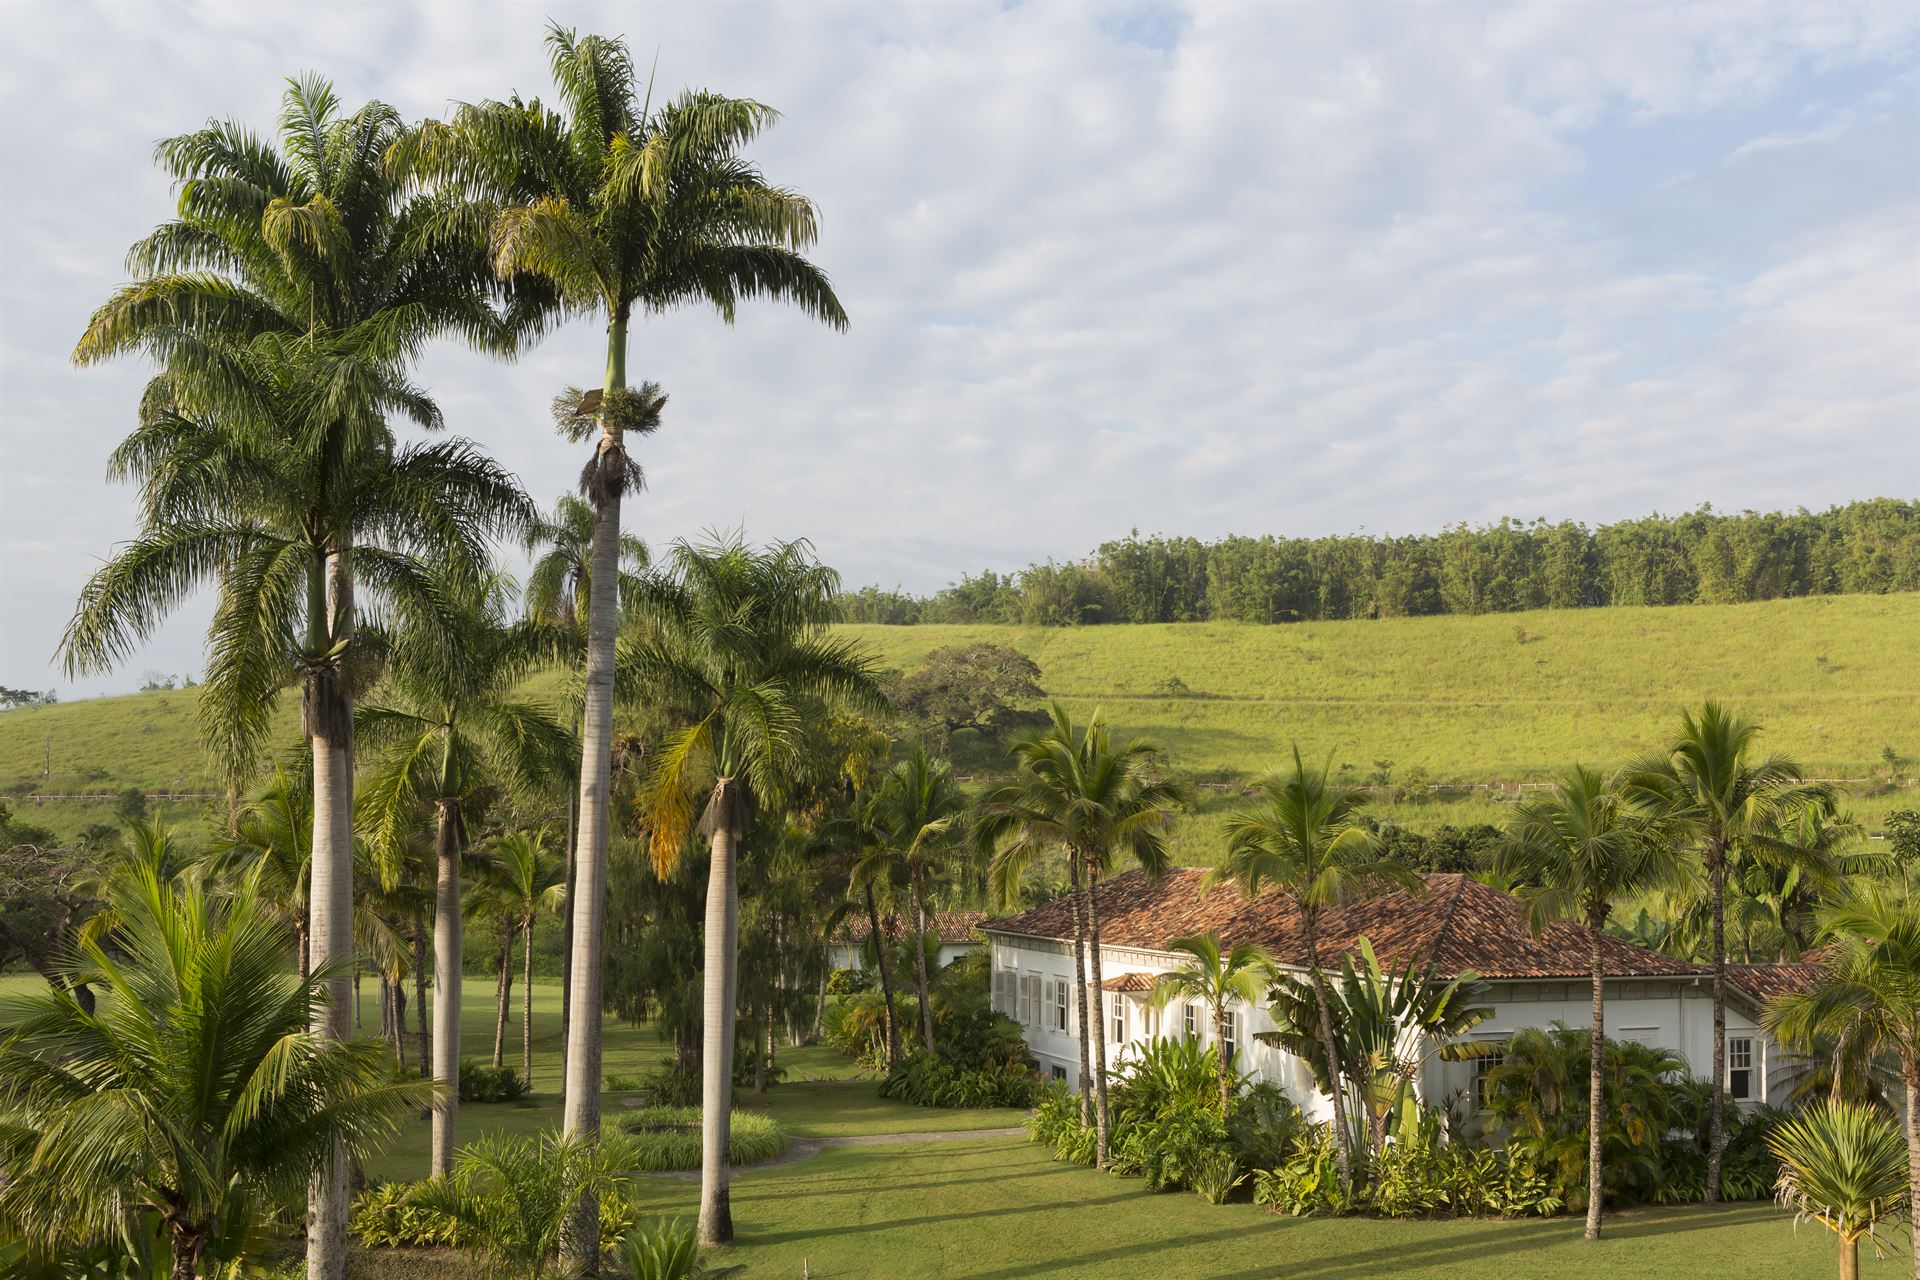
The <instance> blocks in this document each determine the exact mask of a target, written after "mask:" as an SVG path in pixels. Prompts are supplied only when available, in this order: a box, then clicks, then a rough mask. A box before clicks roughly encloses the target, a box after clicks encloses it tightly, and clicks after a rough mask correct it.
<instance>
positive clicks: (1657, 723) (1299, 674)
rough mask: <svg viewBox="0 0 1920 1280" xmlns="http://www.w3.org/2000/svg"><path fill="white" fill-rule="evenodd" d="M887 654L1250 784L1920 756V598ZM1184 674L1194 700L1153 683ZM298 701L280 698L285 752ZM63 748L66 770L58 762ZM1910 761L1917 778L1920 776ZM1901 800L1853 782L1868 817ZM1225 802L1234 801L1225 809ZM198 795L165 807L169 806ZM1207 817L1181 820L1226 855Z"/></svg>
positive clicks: (14, 783)
mask: <svg viewBox="0 0 1920 1280" xmlns="http://www.w3.org/2000/svg"><path fill="white" fill-rule="evenodd" d="M846 631H847V632H848V633H849V634H852V635H854V636H857V637H858V638H859V639H861V640H862V641H864V642H865V643H866V644H867V645H868V646H869V647H870V648H871V649H872V650H873V651H874V652H875V653H876V655H877V656H878V658H879V660H880V661H881V663H882V664H883V665H885V666H889V667H895V668H902V669H904V668H909V667H911V666H913V665H914V664H916V663H918V662H919V661H921V660H922V659H923V658H924V657H925V656H926V654H927V653H928V651H929V650H932V649H934V648H937V647H940V646H943V645H953V644H966V643H971V642H974V641H983V640H984V641H994V642H999V643H1006V644H1012V645H1015V646H1016V647H1018V648H1020V649H1021V650H1023V651H1024V652H1026V653H1028V654H1029V655H1030V656H1032V657H1033V658H1034V660H1035V661H1036V662H1037V663H1039V665H1040V668H1041V672H1042V683H1043V685H1044V687H1045V688H1046V690H1047V692H1048V693H1049V694H1052V695H1055V696H1058V697H1060V698H1062V699H1064V700H1065V701H1066V702H1067V703H1068V704H1069V706H1071V707H1072V708H1073V709H1074V710H1075V711H1076V712H1077V713H1081V714H1084V713H1085V712H1087V711H1089V710H1091V709H1092V708H1094V707H1096V706H1097V707H1099V708H1101V709H1102V710H1103V711H1104V712H1105V713H1106V715H1107V717H1108V718H1109V719H1110V720H1111V721H1113V722H1114V724H1115V725H1116V726H1117V727H1118V728H1119V729H1121V730H1122V731H1123V732H1126V733H1129V734H1135V733H1137V734H1145V735H1147V736H1150V737H1152V738H1153V739H1155V740H1156V741H1158V742H1159V743H1160V744H1161V745H1162V746H1163V747H1164V748H1165V749H1166V750H1167V752H1168V754H1169V757H1170V758H1171V760H1172V761H1173V763H1174V764H1175V765H1177V766H1178V767H1180V768H1183V769H1187V770H1191V771H1193V772H1195V773H1196V774H1200V775H1203V776H1204V775H1207V774H1221V775H1232V776H1236V777H1247V776H1252V775H1255V774H1258V773H1261V772H1264V771H1266V770H1268V769H1271V768H1273V767H1275V766H1276V765H1278V764H1279V763H1280V762H1281V761H1282V759H1283V758H1284V756H1285V753H1286V752H1287V750H1288V749H1289V744H1291V743H1293V742H1298V743H1299V744H1300V745H1301V748H1302V749H1303V750H1304V751H1305V752H1307V753H1308V754H1309V755H1310V756H1312V757H1313V758H1315V759H1316V760H1318V759H1321V758H1324V757H1326V756H1328V755H1331V756H1332V758H1333V761H1334V763H1335V765H1336V767H1337V766H1339V765H1352V766H1353V767H1354V775H1353V776H1355V777H1356V778H1358V777H1364V776H1365V775H1366V774H1368V773H1370V772H1372V771H1373V768H1374V762H1375V761H1378V760H1388V761H1391V762H1392V765H1393V769H1394V771H1395V775H1396V777H1399V778H1404V777H1405V775H1406V773H1407V771H1408V770H1409V769H1413V768H1419V769H1422V770H1424V771H1425V772H1426V774H1427V776H1428V778H1429V780H1431V781H1434V782H1447V781H1459V782H1488V781H1498V782H1518V781H1527V780H1537V779H1540V778H1542V777H1544V776H1547V775H1548V774H1550V773H1552V772H1553V771H1556V770H1558V769H1560V768H1562V767H1564V766H1565V765H1567V764H1569V763H1572V762H1574V761H1584V762H1586V763H1589V764H1596V765H1603V766H1604V765H1613V764H1617V763H1620V762H1623V761H1625V760H1628V759H1630V758H1632V757H1633V756H1635V755H1637V754H1639V753H1640V752H1642V751H1645V750H1647V749H1648V748H1650V747H1652V746H1654V745H1655V744H1657V743H1658V742H1659V741H1660V740H1661V739H1662V738H1663V737H1664V736H1665V735H1666V734H1667V733H1668V732H1670V730H1671V728H1672V726H1673V724H1674V722H1675V720H1676V718H1677V716H1678V713H1679V710H1680V708H1682V707H1684V706H1689V705H1694V704H1697V703H1698V702H1699V701H1700V700H1701V699H1702V698H1705V697H1710V696H1711V697H1718V698H1721V699H1723V700H1725V701H1728V702H1730V703H1732V704H1734V705H1736V706H1737V707H1739V708H1740V709H1741V710H1743V711H1744V712H1746V713H1747V714H1749V715H1750V716H1752V717H1754V718H1755V719H1757V720H1759V721H1760V722H1761V723H1762V724H1763V725H1765V726H1766V729H1767V736H1766V740H1765V745H1766V746H1767V747H1768V748H1769V749H1771V750H1775V751H1780V752H1784V753H1788V754H1791V755H1793V756H1795V757H1797V758H1798V759H1799V760H1800V761H1801V762H1802V763H1803V764H1804V765H1806V766H1807V767H1808V769H1809V770H1810V771H1812V772H1813V773H1815V774H1816V775H1818V776H1821V777H1843V778H1857V777H1866V776H1868V775H1869V774H1870V773H1872V772H1873V771H1874V770H1875V769H1876V768H1881V767H1882V766H1881V754H1882V751H1883V750H1884V749H1886V748H1889V747H1891V748H1892V749H1893V750H1894V751H1895V752H1896V753H1897V754H1899V755H1900V756H1904V757H1920V675H1916V672H1915V664H1914V660H1913V655H1914V654H1916V653H1920V596H1916V595H1911V594H1909V595H1897V596H1824V597H1815V598H1810V599H1801V600H1781V601H1772V602H1768V603H1763V604H1746V605H1698V606H1690V607H1685V608H1667V609H1645V608H1618V609H1587V610H1564V611H1550V612H1537V613H1519V614H1499V615H1491V616H1485V617H1442V618H1402V619H1386V620H1381V621H1369V622H1327V623H1301V624H1296V625H1289V626H1268V627H1261V626H1250V625H1238V624H1228V623H1219V624H1215V623H1196V624H1178V625H1152V626H1107V627H1081V628H1021V627H991V626H927V627H879V626H859V627H848V628H846ZM1170 678H1177V679H1178V680H1180V681H1182V682H1184V684H1185V685H1186V687H1187V689H1188V690H1190V692H1189V693H1187V694H1184V695H1179V696H1169V695H1167V694H1164V693H1161V692H1159V691H1158V690H1159V689H1160V686H1161V684H1162V682H1163V681H1166V680H1168V679H1170ZM294 703H295V699H293V698H292V697H289V698H288V699H287V700H286V702H285V704H284V707H283V711H282V718H283V724H284V731H283V732H282V734H281V735H280V738H281V739H283V740H284V745H288V746H291V745H292V744H293V741H294V732H295V729H294ZM49 743H51V762H52V771H51V773H47V772H46V770H47V763H48V758H49V757H48V748H49ZM1917 770H1920V766H1916V765H1913V764H1911V763H1909V764H1907V765H1905V766H1904V767H1903V770H1902V772H1903V773H1905V774H1908V775H1912V774H1913V773H1915V772H1916V771H1917ZM218 786H219V783H218V777H217V772H216V771H215V770H214V769H212V768H211V767H209V765H208V763H207V762H206V760H205V759H204V758H203V756H202V755H201V753H200V751H199V748H198V744H197V739H196V736H195V723H194V694H193V693H192V692H191V691H184V690H183V691H180V692H175V693H149V694H136V695H130V696H127V697H121V698H109V699H97V700H93V701H88V702H76V703H69V704H63V705H59V706H54V707H44V708H26V709H21V710H15V711H9V712H6V713H5V714H4V715H0V791H5V790H15V791H20V790H38V791H41V792H74V791H119V790H121V789H123V788H125V787H139V788H141V789H143V790H146V791H149V792H154V791H165V790H216V789H217V788H218ZM1914 804H1920V796H1916V794H1915V793H1914V792H1913V791H1911V790H1909V791H1907V792H1905V793H1904V794H1900V793H1896V794H1891V795H1889V794H1882V795H1879V796H1864V795H1862V796H1856V797H1855V799H1854V801H1853V808H1854V810H1855V812H1856V814H1857V815H1858V816H1860V817H1861V818H1863V819H1864V820H1866V821H1867V822H1868V823H1869V824H1872V823H1873V822H1875V821H1876V820H1877V819H1878V818H1880V817H1882V816H1884V814H1885V812H1886V811H1887V810H1888V809H1889V808H1892V807H1898V806H1900V805H1914ZM1210 807H1212V808H1218V807H1219V806H1217V805H1216V806H1210ZM17 808H18V810H19V812H20V816H21V817H22V818H23V819H25V820H26V821H29V822H36V823H39V824H42V825H45V826H48V827H51V828H52V829H53V830H55V831H56V832H57V833H59V834H62V835H67V834H71V833H73V832H77V831H78V830H80V829H81V828H82V827H84V826H85V825H86V824H87V823H89V822H100V821H105V820H107V819H108V818H109V817H110V815H111V805H110V804H107V803H92V804H80V803H72V802H47V803H40V802H35V801H32V800H30V799H21V800H20V801H19V802H18V803H17ZM201 808H202V806H200V805H198V804H191V803H190V804H185V805H179V806H174V807H172V808H163V809H162V812H163V813H165V815H166V816H167V817H168V818H169V819H171V820H176V821H184V820H187V819H190V818H192V817H194V816H195V815H196V814H197V813H198V812H199V810H200V809H201ZM1502 812H1503V806H1502V804H1501V802H1500V799H1499V798H1497V797H1490V796H1488V795H1487V794H1486V793H1464V794H1463V793H1450V794H1443V795H1439V796H1434V797H1432V798H1429V799H1423V800H1417V801H1395V802H1393V803H1392V804H1391V805H1390V806H1389V807H1388V814H1389V816H1391V817H1393V818H1394V819H1395V820H1397V821H1401V822H1404V823H1406V824H1407V825H1409V826H1413V827H1415V828H1417V829H1429V828H1431V827H1432V826H1434V825H1437V824H1439V823H1443V822H1452V823H1467V822H1484V821H1497V820H1498V818H1499V816H1500V814H1501V813H1502ZM1210 830H1211V821H1210V820H1209V818H1208V817H1207V815H1206V814H1205V813H1203V814H1202V815H1201V816H1200V817H1199V818H1198V819H1197V820H1196V823H1194V824H1189V828H1188V830H1187V831H1186V832H1184V833H1183V837H1182V839H1181V841H1180V844H1181V853H1182V856H1183V857H1184V858H1185V859H1186V860H1189V861H1206V860H1209V858H1210V854H1208V853H1207V851H1206V850H1207V845H1208V839H1207V834H1208V833H1209V832H1210Z"/></svg>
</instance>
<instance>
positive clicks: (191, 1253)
mask: <svg viewBox="0 0 1920 1280" xmlns="http://www.w3.org/2000/svg"><path fill="white" fill-rule="evenodd" d="M169 1234H170V1236H171V1237H172V1255H173V1265H172V1267H171V1268H170V1269H169V1271H168V1275H169V1277H170V1280H195V1277H197V1276H198V1275H199V1274H200V1249H201V1246H202V1244H203V1243H204V1242H205V1240H206V1237H205V1235H203V1234H202V1233H201V1232H199V1231H194V1230H191V1229H189V1228H188V1227H186V1226H184V1225H182V1224H180V1223H175V1224H173V1226H172V1227H171V1229H170V1231H169Z"/></svg>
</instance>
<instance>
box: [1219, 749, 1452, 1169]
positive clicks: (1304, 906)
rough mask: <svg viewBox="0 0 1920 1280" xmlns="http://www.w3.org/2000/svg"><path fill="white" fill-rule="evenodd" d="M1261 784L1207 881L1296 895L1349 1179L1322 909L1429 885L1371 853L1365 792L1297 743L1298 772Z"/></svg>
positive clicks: (1231, 821)
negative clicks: (1323, 961)
mask: <svg viewBox="0 0 1920 1280" xmlns="http://www.w3.org/2000/svg"><path fill="white" fill-rule="evenodd" d="M1257 790H1258V792H1259V795H1260V803H1259V804H1258V806H1257V807H1255V808H1252V809H1243V810H1241V811H1240V812H1238V813H1235V814H1234V815H1232V816H1231V817H1229V818H1228V819H1227V825H1226V835H1227V856H1226V860H1225V861H1224V862H1222V863H1221V865H1220V866H1219V867H1218V868H1216V869H1215V870H1214V871H1213V872H1211V873H1209V876H1208V881H1209V883H1218V882H1221V881H1227V880H1231V881H1233V882H1234V883H1236V884H1238V885H1239V886H1240V890H1241V892H1242V893H1244V894H1246V896H1247V897H1249V898H1254V897H1258V896H1259V895H1260V891H1261V890H1262V889H1264V888H1267V887H1269V886H1271V887H1272V888H1273V889H1274V890H1275V891H1276V892H1279V893H1282V894H1285V895H1287V896H1288V897H1290V898H1292V899H1293V902H1294V907H1295V909H1296V910H1297V911H1298V912H1299V914H1300V932H1301V936H1302V937H1303V938H1304V940H1305V941H1306V944H1307V966H1308V977H1309V979H1310V982H1311V985H1312V987H1313V996H1314V1002H1315V1006H1316V1012H1317V1020H1318V1021H1319V1023H1320V1040H1321V1043H1322V1044H1323V1045H1324V1046H1325V1049H1326V1055H1327V1060H1328V1062H1329V1064H1333V1066H1334V1071H1333V1076H1332V1077H1330V1081H1329V1082H1330V1083H1331V1085H1332V1089H1331V1091H1330V1095H1329V1096H1330V1097H1331V1099H1332V1101H1333V1127H1334V1136H1335V1139H1336V1140H1337V1142H1338V1155H1339V1166H1340V1178H1341V1181H1342V1182H1343V1183H1345V1184H1346V1185H1348V1186H1351V1185H1352V1184H1353V1135H1352V1132H1351V1131H1350V1130H1349V1129H1348V1128H1347V1115H1346V1101H1345V1099H1344V1097H1343V1096H1342V1095H1343V1094H1344V1093H1345V1089H1344V1088H1343V1087H1342V1085H1341V1082H1340V1080H1339V1079H1338V1075H1339V1071H1338V1066H1337V1064H1338V1063H1339V1062H1340V1056H1339V1054H1338V1052H1337V1051H1336V1050H1335V1047H1334V1040H1333V1020H1332V1015H1331V1013H1330V1011H1329V1009H1328V1007H1327V977H1326V974H1325V972H1323V971H1322V969H1321V967H1320V913H1321V912H1322V911H1324V910H1326V909H1327V908H1329V907H1335V906H1338V905H1340V904H1341V903H1342V902H1344V901H1346V900H1348V899H1351V898H1356V897H1361V896H1363V895H1365V894H1368V893H1371V892H1374V891H1377V890H1379V889H1381V888H1384V887H1388V886H1398V887H1400V888H1404V889H1407V890H1409V891H1412V892H1420V891H1421V890H1422V889H1423V887H1424V886H1423V884H1422V882H1421V880H1420V877H1419V876H1417V875H1415V874H1414V873H1413V872H1411V871H1409V870H1407V869H1406V868H1405V867H1403V866H1400V865H1399V864H1397V863H1393V862H1387V861H1383V860H1381V859H1378V858H1374V857H1371V856H1370V855H1371V853H1372V852H1373V849H1374V841H1373V836H1372V834H1371V833H1370V832H1369V831H1368V830H1367V828H1366V827H1364V826H1363V825H1361V822H1360V806H1361V804H1362V796H1361V793H1360V792H1358V791H1357V790H1353V789H1351V788H1347V787H1342V786H1338V785H1336V784H1332V783H1329V782H1328V780H1327V771H1326V770H1325V769H1324V768H1322V769H1310V768H1308V767H1307V765H1306V763H1305V762H1304V761H1302V760H1301V758H1300V748H1299V747H1297V746H1296V747H1295V748H1294V749H1293V771H1292V772H1291V773H1287V774H1273V775H1271V776H1269V777H1267V778H1265V779H1263V780H1262V781H1261V782H1260V783H1259V784H1258V786H1257Z"/></svg>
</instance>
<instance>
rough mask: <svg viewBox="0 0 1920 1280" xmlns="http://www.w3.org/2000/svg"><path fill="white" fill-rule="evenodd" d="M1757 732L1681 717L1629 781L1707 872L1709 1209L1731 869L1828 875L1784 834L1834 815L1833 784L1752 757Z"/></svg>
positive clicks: (1717, 718)
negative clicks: (1793, 825)
mask: <svg viewBox="0 0 1920 1280" xmlns="http://www.w3.org/2000/svg"><path fill="white" fill-rule="evenodd" d="M1759 734H1760V726H1759V725H1757V724H1754V723H1752V722H1751V721H1747V720H1743V719H1741V718H1740V717H1739V716H1738V715H1736V714H1734V713H1733V712H1732V711H1730V710H1728V709H1727V708H1725V707H1723V706H1721V705H1720V704H1719V703H1717V702H1714V701H1711V700H1709V701H1707V702H1706V703H1705V704H1704V705H1703V706H1702V707H1701V708H1700V711H1699V713H1698V714H1695V713H1694V712H1691V711H1685V712H1682V713H1681V717H1680V732H1679V733H1678V734H1676V735H1675V736H1674V737H1673V739H1672V740H1671V741H1670V742H1669V743H1668V744H1667V746H1666V748H1665V749H1664V751H1663V752H1662V753H1661V754H1660V755H1659V756H1657V757H1654V758H1652V759H1649V760H1644V761H1641V762H1639V763H1638V764H1636V765H1634V766H1633V767H1632V768H1630V769H1629V770H1628V772H1627V776H1626V783H1625V785H1626V788H1627V791H1628V793H1629V794H1630V795H1631V796H1632V797H1633V798H1634V800H1635V801H1636V803H1638V804H1640V805H1641V806H1642V807H1644V808H1645V809H1647V810H1648V811H1649V812H1651V813H1654V814H1656V815H1658V817H1659V819H1660V821H1661V823H1662V825H1663V826H1665V827H1666V828H1667V829H1668V830H1669V831H1671V832H1674V833H1675V834H1676V836H1677V838H1679V839H1682V840H1684V841H1686V842H1687V843H1689V844H1691V845H1692V846H1693V848H1694V850H1695V852H1696V853H1697V855H1698V856H1699V859H1700V865H1701V866H1702V868H1703V869H1704V870H1705V872H1706V875H1707V893H1708V901H1709V903H1710V904H1711V913H1712V915H1711V918H1712V944H1713V946H1712V949H1713V1102H1712V1108H1711V1118H1710V1120H1709V1121H1708V1137H1707V1203H1708V1204H1718V1203H1719V1201H1720V1161H1721V1157H1722V1156H1723V1155H1724V1154H1725V1151H1726V1146H1727V1134H1726V1074H1727V939H1726V901H1727V873H1728V869H1729V868H1730V867H1736V866H1738V865H1740V864H1741V862H1742V861H1743V860H1744V859H1748V858H1752V859H1758V860H1760V861H1766V862H1781V863H1786V862H1792V861H1798V862H1799V863H1800V864H1801V865H1802V866H1803V867H1805V868H1806V870H1807V872H1809V873H1811V874H1813V875H1815V876H1818V877H1820V878H1822V879H1830V878H1831V873H1830V871H1829V870H1828V869H1826V868H1825V867H1824V866H1823V865H1822V864H1821V863H1820V862H1819V861H1818V859H1817V858H1815V857H1814V856H1813V855H1812V854H1811V853H1800V854H1796V853H1795V851H1793V850H1792V848H1791V846H1790V845H1789V844H1788V842H1787V841H1785V840H1783V839H1782V838H1781V837H1782V828H1783V827H1784V826H1786V825H1787V824H1788V823H1790V821H1791V820H1793V819H1794V818H1795V817H1796V815H1798V814H1799V813H1800V812H1801V811H1803V810H1805V809H1808V808H1818V809H1822V810H1824V811H1826V812H1828V813H1831V811H1832V806H1833V792H1832V791H1831V789H1830V788H1827V787H1824V786H1819V785H1814V784H1809V783H1807V782H1806V781H1805V780H1804V776H1803V773H1802V771H1801V769H1800V766H1799V765H1797V764H1795V763H1794V762H1793V761H1791V760H1789V759H1786V758H1784V757H1781V756H1768V757H1765V758H1761V757H1759V756H1757V755H1756V754H1755V749H1754V748H1755V741H1756V739H1757V738H1758V737H1759Z"/></svg>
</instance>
